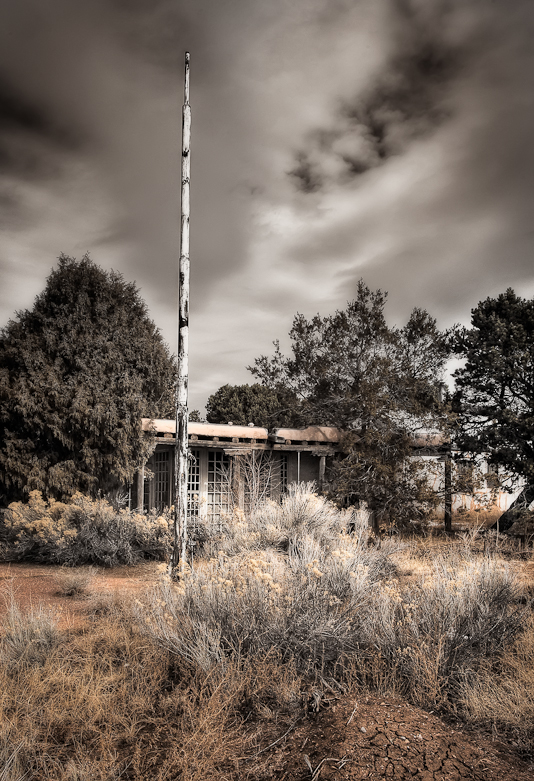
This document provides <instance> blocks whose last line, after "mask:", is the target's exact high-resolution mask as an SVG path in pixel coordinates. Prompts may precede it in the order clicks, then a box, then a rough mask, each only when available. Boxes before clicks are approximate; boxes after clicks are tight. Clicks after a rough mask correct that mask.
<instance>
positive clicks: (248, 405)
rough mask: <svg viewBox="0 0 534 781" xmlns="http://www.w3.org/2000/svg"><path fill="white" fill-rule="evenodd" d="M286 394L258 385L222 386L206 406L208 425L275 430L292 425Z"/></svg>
mask: <svg viewBox="0 0 534 781" xmlns="http://www.w3.org/2000/svg"><path fill="white" fill-rule="evenodd" d="M289 403H290V400H289V399H288V398H287V394H284V393H280V392H277V391H276V390H273V389H272V388H267V387H265V386H263V385H260V384H259V383H254V384H253V385H223V386H222V387H221V388H219V390H218V391H216V392H215V393H214V394H212V395H211V396H210V397H209V399H208V402H207V404H206V411H207V416H206V417H207V420H208V422H209V423H228V422H230V421H231V422H232V423H235V424H237V425H241V426H247V425H248V424H249V423H254V425H255V426H263V427H264V428H269V429H271V428H275V427H279V426H287V425H290V424H291V422H292V415H291V414H290V411H289V410H288V404H289Z"/></svg>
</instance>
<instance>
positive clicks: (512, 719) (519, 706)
mask: <svg viewBox="0 0 534 781" xmlns="http://www.w3.org/2000/svg"><path fill="white" fill-rule="evenodd" d="M496 662H497V664H496ZM496 668H497V669H496ZM461 701H462V704H463V707H464V709H465V712H466V714H467V716H468V718H469V720H470V721H472V722H476V723H482V724H484V725H491V726H492V727H494V728H496V729H497V730H500V731H503V730H510V729H513V730H514V732H515V734H516V736H517V737H518V738H519V739H520V741H521V743H522V745H523V746H524V748H526V749H529V750H532V747H533V746H534V620H533V619H532V617H531V619H530V620H529V621H528V622H527V625H526V627H525V631H524V632H522V633H521V634H520V635H519V636H518V638H517V639H516V641H515V643H514V645H513V646H512V647H510V648H508V649H507V650H506V651H505V652H504V653H503V654H502V655H501V656H500V657H499V658H498V659H497V660H495V659H493V660H488V662H487V663H486V664H485V665H484V666H483V667H482V669H481V670H480V671H479V674H478V675H477V676H466V679H465V681H464V683H463V686H462V688H461Z"/></svg>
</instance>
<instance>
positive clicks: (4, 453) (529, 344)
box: [0, 256, 534, 525]
mask: <svg viewBox="0 0 534 781" xmlns="http://www.w3.org/2000/svg"><path fill="white" fill-rule="evenodd" d="M386 303H387V294H386V293H384V292H382V291H380V290H376V291H372V290H370V289H369V288H368V287H367V285H365V283H364V282H363V281H360V283H359V285H358V288H357V292H356V296H355V298H354V300H353V301H351V302H349V303H348V304H347V306H346V308H345V309H343V310H338V311H336V312H335V313H334V314H331V315H327V316H324V317H321V316H320V315H316V316H315V317H312V318H311V319H307V318H306V317H304V316H303V315H300V314H297V315H296V317H295V319H294V321H293V326H292V328H291V330H290V333H289V336H290V340H291V352H290V354H289V355H288V356H286V355H284V354H283V353H282V351H281V349H280V346H279V343H278V342H275V343H274V345H275V349H274V354H273V355H271V356H264V355H263V356H260V357H259V358H257V359H256V361H255V362H254V365H253V366H251V367H249V370H250V371H251V373H252V375H253V376H254V378H255V379H256V382H255V383H253V384H251V385H248V384H244V385H238V386H231V385H225V386H223V387H221V388H219V390H218V391H217V392H216V393H214V394H213V395H212V396H210V398H209V400H208V403H207V408H206V409H207V420H208V422H212V423H228V422H232V423H235V424H241V425H247V424H249V423H253V424H254V425H256V426H264V427H267V428H270V429H272V428H276V427H286V426H306V425H309V424H312V423H313V424H317V425H332V426H336V427H338V428H340V429H341V430H342V431H343V432H344V437H343V440H342V442H341V450H342V457H341V458H340V459H338V460H336V463H335V465H334V468H333V471H332V474H331V478H332V480H331V490H332V493H333V495H334V496H335V497H336V498H337V500H338V501H340V502H345V503H352V502H355V501H363V502H365V503H366V505H367V507H368V508H369V509H370V510H371V511H372V512H373V514H374V515H375V516H376V518H377V519H378V521H379V522H383V523H396V524H398V525H399V524H400V525H402V524H403V523H406V522H407V521H408V520H411V521H413V520H414V519H415V520H416V519H417V518H421V517H424V515H425V514H427V513H428V512H430V511H431V510H432V509H433V507H434V506H435V504H436V502H437V501H438V499H439V497H437V496H436V494H435V492H433V491H431V490H430V489H429V481H428V474H427V473H426V472H425V468H426V467H424V465H422V464H421V463H418V462H417V461H416V460H415V459H410V458H409V456H410V455H411V453H412V452H413V446H414V442H415V441H417V438H418V437H420V436H421V435H422V434H425V433H429V432H430V433H434V434H437V435H439V436H440V437H441V439H442V442H444V443H446V442H447V441H449V442H451V443H453V444H454V448H455V450H456V451H457V452H458V453H459V455H460V456H463V457H466V458H469V459H470V461H471V462H472V463H474V462H475V461H476V459H477V458H479V459H482V458H484V459H487V461H488V462H489V463H490V464H494V465H495V466H496V467H500V468H501V469H502V470H504V471H506V473H507V474H508V475H510V476H511V477H512V478H514V477H515V478H517V479H519V480H521V481H522V485H523V491H522V493H521V496H520V497H519V500H518V502H517V503H516V505H515V509H514V507H512V511H511V514H510V516H509V519H508V520H509V522H510V523H512V522H513V516H514V513H515V514H517V512H519V511H520V510H521V509H524V508H525V507H527V506H528V505H529V504H530V503H531V502H532V501H533V500H534V435H533V432H534V301H532V300H525V299H522V298H520V297H518V296H517V295H516V294H515V293H514V291H513V290H507V291H506V292H505V293H503V294H501V295H499V296H497V297H496V298H488V299H486V300H485V301H483V302H481V303H479V304H478V306H477V307H476V308H475V309H474V310H473V311H472V321H471V327H470V328H460V327H455V328H453V329H450V330H448V331H441V330H440V329H438V327H437V324H436V321H435V320H434V318H432V317H431V316H430V315H429V314H428V313H427V312H426V311H425V310H422V309H414V310H413V312H412V314H411V315H410V317H409V318H408V320H407V322H406V324H405V325H403V326H402V327H396V326H390V325H388V323H387V321H386V317H385V307H386ZM451 356H456V357H459V358H462V359H464V362H463V364H462V366H461V368H460V369H458V370H457V371H456V373H455V381H456V386H455V390H454V392H453V393H452V394H450V393H448V392H447V391H446V389H445V385H444V376H445V369H446V365H447V361H448V360H449V358H450V357H451ZM174 380H175V362H174V359H173V357H172V356H171V355H170V353H169V350H168V347H167V345H166V344H165V343H164V341H163V339H162V337H161V334H160V333H159V331H158V329H157V327H156V326H155V324H154V323H153V322H152V321H151V319H150V318H149V317H148V313H147V308H146V305H145V303H144V302H143V300H142V299H141V296H140V294H139V291H138V289H137V287H136V286H135V284H132V283H129V282H126V281H125V280H124V279H123V277H122V276H121V275H120V274H117V273H116V272H107V271H104V270H102V269H101V268H100V267H99V266H97V265H96V264H95V263H94V262H93V261H92V260H91V259H90V258H89V257H88V256H85V257H83V258H82V259H81V260H80V261H77V260H75V259H73V258H69V257H67V256H61V257H60V259H59V263H58V266H57V268H55V269H54V270H53V271H52V272H51V274H50V276H49V277H48V280H47V282H46V286H45V289H44V291H43V292H42V293H41V294H40V295H39V296H37V298H36V300H35V303H34V306H33V308H32V309H30V310H25V311H22V312H18V313H17V314H16V316H15V317H14V319H12V320H11V321H10V322H9V323H8V324H7V325H6V326H5V328H3V329H2V330H1V331H0V503H4V504H5V503H7V502H8V501H12V500H14V499H22V498H24V497H26V496H28V494H29V492H30V491H32V490H39V491H42V492H43V494H44V495H45V496H48V497H51V498H64V497H67V496H70V495H72V494H73V493H74V492H76V491H82V492H85V493H87V494H89V495H92V496H94V495H96V494H97V493H98V491H105V490H106V489H107V488H111V487H113V486H117V485H119V484H125V483H128V482H129V481H131V480H132V478H133V475H134V473H135V471H136V470H137V469H138V468H139V467H140V466H141V464H142V463H144V461H145V460H146V458H147V457H148V455H149V453H150V449H151V443H150V442H149V441H147V439H146V438H145V437H144V436H143V435H142V433H141V429H140V425H139V421H140V419H141V418H142V417H171V416H173V414H174V396H173V394H174ZM191 417H192V419H193V420H194V419H197V420H199V419H201V418H200V414H199V413H198V411H194V412H193V413H192V416H191ZM507 522H508V521H507Z"/></svg>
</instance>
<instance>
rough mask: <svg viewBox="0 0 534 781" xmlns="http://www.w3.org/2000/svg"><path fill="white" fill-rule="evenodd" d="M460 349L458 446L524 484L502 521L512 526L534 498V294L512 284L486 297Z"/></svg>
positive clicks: (460, 333)
mask: <svg viewBox="0 0 534 781" xmlns="http://www.w3.org/2000/svg"><path fill="white" fill-rule="evenodd" d="M455 352H456V354H457V355H458V356H459V357H461V358H464V359H465V363H464V365H463V366H462V367H461V368H460V369H458V370H457V371H456V372H455V378H456V393H455V397H454V407H455V410H456V412H457V414H458V419H457V422H458V428H457V432H456V437H455V439H456V444H457V446H458V447H459V448H460V449H462V450H463V451H464V452H466V453H469V454H475V455H478V456H479V457H480V458H483V459H484V460H485V461H488V462H489V463H490V464H494V465H496V466H498V467H501V468H502V470H504V471H505V472H508V473H509V474H510V476H511V477H515V478H516V479H519V480H520V481H521V483H522V484H523V490H522V491H521V493H520V495H519V497H518V500H517V501H516V502H515V503H514V505H513V507H511V508H510V510H509V511H508V512H507V513H505V515H504V516H502V519H501V521H500V527H501V528H502V529H506V528H509V527H510V526H511V525H512V524H513V523H514V521H515V520H516V517H517V514H518V512H521V511H522V510H523V509H525V508H526V507H528V505H529V504H530V503H531V502H532V501H534V299H523V298H520V297H519V296H517V295H516V294H515V293H514V291H513V290H512V289H511V288H509V289H508V290H507V291H506V292H505V293H502V294H501V295H499V296H497V298H487V299H486V300H485V301H481V302H480V303H479V304H478V306H477V307H476V308H475V309H473V310H472V313H471V328H462V329H458V330H457V332H456V339H455ZM516 482H517V481H516ZM511 487H513V484H512V486H511Z"/></svg>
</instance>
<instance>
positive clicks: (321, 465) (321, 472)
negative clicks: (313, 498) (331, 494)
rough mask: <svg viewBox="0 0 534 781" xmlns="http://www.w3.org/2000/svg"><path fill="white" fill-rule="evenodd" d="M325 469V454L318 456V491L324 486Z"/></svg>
mask: <svg viewBox="0 0 534 781" xmlns="http://www.w3.org/2000/svg"><path fill="white" fill-rule="evenodd" d="M325 471H326V456H319V491H322V490H323V487H324V474H325Z"/></svg>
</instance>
